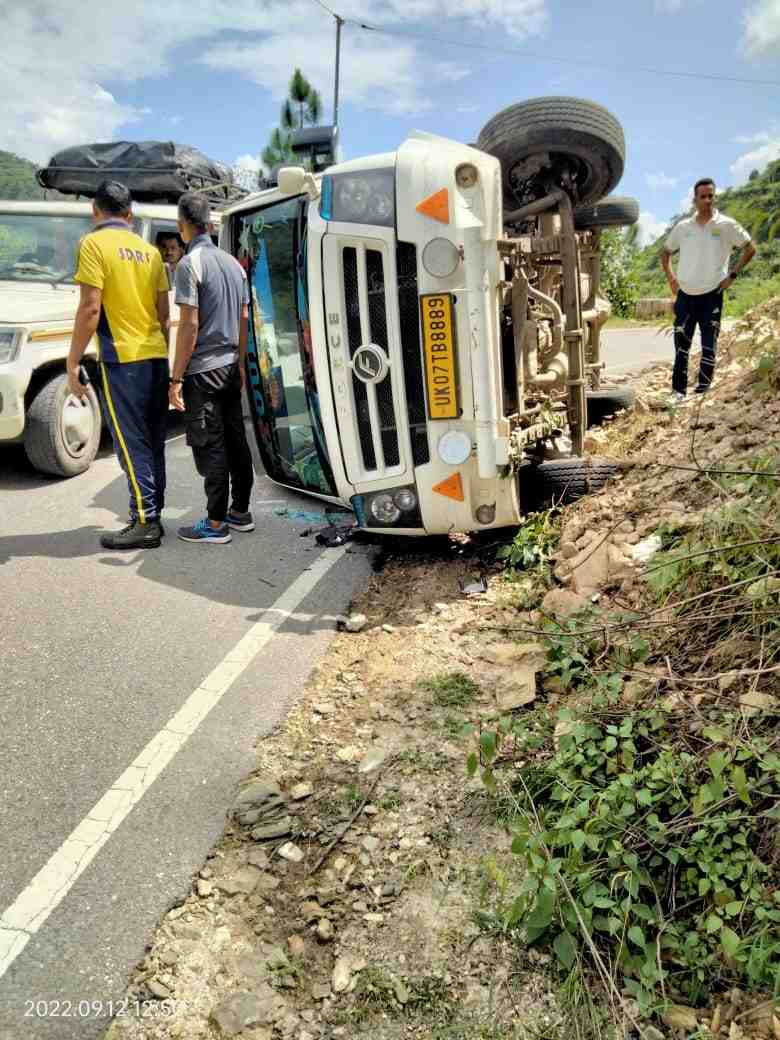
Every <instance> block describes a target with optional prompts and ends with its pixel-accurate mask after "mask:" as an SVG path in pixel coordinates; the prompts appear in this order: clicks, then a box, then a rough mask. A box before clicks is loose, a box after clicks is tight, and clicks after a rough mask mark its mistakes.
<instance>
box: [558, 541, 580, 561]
mask: <svg viewBox="0 0 780 1040" xmlns="http://www.w3.org/2000/svg"><path fill="white" fill-rule="evenodd" d="M559 552H560V554H561V556H562V557H563V558H564V560H570V559H572V557H574V556H576V555H577V546H576V545H575V544H574V542H561V546H560V549H559Z"/></svg>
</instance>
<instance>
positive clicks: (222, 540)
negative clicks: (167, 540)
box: [177, 516, 233, 545]
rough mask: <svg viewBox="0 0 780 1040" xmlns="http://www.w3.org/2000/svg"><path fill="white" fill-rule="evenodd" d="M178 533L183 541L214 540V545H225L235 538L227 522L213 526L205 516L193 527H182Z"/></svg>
mask: <svg viewBox="0 0 780 1040" xmlns="http://www.w3.org/2000/svg"><path fill="white" fill-rule="evenodd" d="M177 533H178V535H179V538H181V540H182V541H183V542H212V543H213V544H214V545H225V544H226V543H227V542H231V541H232V540H233V536H232V535H231V533H230V528H229V527H228V525H227V524H225V523H223V524H220V526H219V527H212V526H211V524H210V523H209V521H208V517H205V516H204V517H203V518H202V519H201V520H198V521H197V522H196V523H194V524H193V525H192V527H180V528H179V530H178V532H177Z"/></svg>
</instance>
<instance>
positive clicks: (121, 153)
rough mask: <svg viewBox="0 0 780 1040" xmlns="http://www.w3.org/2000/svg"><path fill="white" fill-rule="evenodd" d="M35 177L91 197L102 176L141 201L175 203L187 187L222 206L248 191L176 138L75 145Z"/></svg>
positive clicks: (218, 165) (228, 171) (43, 183)
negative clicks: (117, 183)
mask: <svg viewBox="0 0 780 1040" xmlns="http://www.w3.org/2000/svg"><path fill="white" fill-rule="evenodd" d="M36 176H37V179H38V183H39V184H40V185H41V187H42V188H51V189H53V190H56V191H59V192H62V193H63V194H65V195H83V196H86V197H87V198H92V197H94V195H95V192H96V191H97V188H98V185H99V184H100V182H101V181H104V180H117V181H121V182H122V183H123V184H125V185H127V187H128V188H129V189H130V193H131V194H132V196H133V198H134V199H135V200H136V201H138V202H161V203H169V204H175V203H176V202H178V199H179V196H180V195H182V194H183V193H184V192H185V191H197V192H199V193H202V194H204V195H206V197H207V198H208V199H209V200H210V201H213V202H215V203H219V202H222V203H223V204H224V203H226V202H231V201H235V200H237V199H239V198H243V196H244V195H246V194H247V192H246V191H244V189H242V188H240V187H239V186H238V185H237V184H236V183H235V182H234V179H233V173H232V170H231V169H230V167H229V166H227V165H226V164H225V163H221V162H216V161H215V160H213V159H209V158H208V157H207V156H205V155H204V154H203V152H201V151H199V150H198V149H197V148H193V147H191V146H190V145H186V144H176V143H175V142H174V141H109V142H105V143H102V144H84V145H77V146H75V147H73V148H66V149H65V150H64V151H61V152H57V153H56V155H53V156H52V157H51V159H50V160H49V163H48V165H46V166H44V167H42V168H41V169H40V170H38V172H37V175H36Z"/></svg>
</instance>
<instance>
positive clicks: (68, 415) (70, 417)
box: [60, 397, 95, 459]
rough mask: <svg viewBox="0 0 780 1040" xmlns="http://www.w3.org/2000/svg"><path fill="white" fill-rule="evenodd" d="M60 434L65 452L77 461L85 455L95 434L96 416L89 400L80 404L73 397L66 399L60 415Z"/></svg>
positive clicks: (86, 399)
mask: <svg viewBox="0 0 780 1040" xmlns="http://www.w3.org/2000/svg"><path fill="white" fill-rule="evenodd" d="M60 432H61V433H62V443H63V444H64V445H65V450H66V451H67V452H68V454H69V455H70V456H71V457H72V458H74V459H77V458H79V457H80V456H82V455H83V454H84V453H85V451H86V450H87V448H88V447H89V445H90V443H91V441H92V436H93V434H94V432H95V416H94V413H93V406H92V401H91V400H90V399H89V398H85V399H84V400H83V401H78V402H77V401H76V400H75V399H74V398H72V397H68V398H66V399H65V403H64V404H63V406H62V413H61V415H60Z"/></svg>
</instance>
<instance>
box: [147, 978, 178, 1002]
mask: <svg viewBox="0 0 780 1040" xmlns="http://www.w3.org/2000/svg"><path fill="white" fill-rule="evenodd" d="M146 988H147V989H148V990H149V992H150V993H151V995H152V996H153V997H154V998H155V999H156V1000H170V999H171V998H172V997H173V991H172V990H170V989H169V988H168V987H167V986H166V985H165V984H164V983H162V982H160V980H159V979H149V980H148V981H147V983H146Z"/></svg>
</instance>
